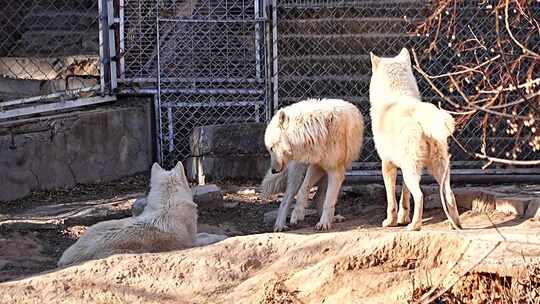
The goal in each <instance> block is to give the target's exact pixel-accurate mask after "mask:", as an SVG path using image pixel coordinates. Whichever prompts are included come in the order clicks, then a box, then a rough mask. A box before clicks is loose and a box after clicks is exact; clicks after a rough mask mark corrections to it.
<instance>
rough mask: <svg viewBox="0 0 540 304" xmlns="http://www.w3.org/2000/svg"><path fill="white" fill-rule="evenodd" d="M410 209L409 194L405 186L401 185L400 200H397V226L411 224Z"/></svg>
mask: <svg viewBox="0 0 540 304" xmlns="http://www.w3.org/2000/svg"><path fill="white" fill-rule="evenodd" d="M410 208H411V192H410V191H409V188H407V185H405V183H403V185H402V186H401V198H400V199H399V211H398V216H397V217H398V220H397V222H398V225H407V224H408V223H410V222H411V218H410V216H409V213H410Z"/></svg>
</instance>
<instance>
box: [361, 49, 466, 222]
mask: <svg viewBox="0 0 540 304" xmlns="http://www.w3.org/2000/svg"><path fill="white" fill-rule="evenodd" d="M371 63H372V72H373V75H372V78H371V83H370V90H369V94H370V105H371V109H370V112H371V119H372V130H373V137H374V141H375V147H376V149H377V153H378V154H379V157H380V158H381V160H382V171H383V178H384V184H385V187H386V195H387V200H388V209H387V218H386V220H384V222H383V226H395V225H397V224H407V223H409V222H410V224H409V226H408V227H407V228H408V229H409V230H419V229H420V227H421V225H422V212H423V195H422V191H421V189H420V177H421V174H422V170H423V169H424V168H427V169H428V171H429V172H430V173H431V174H432V175H433V176H434V178H435V179H436V180H437V182H438V183H439V185H440V194H441V201H442V203H443V207H444V210H445V212H446V215H447V216H448V218H449V219H450V222H451V224H452V226H453V227H454V228H456V229H458V228H461V224H460V221H459V213H458V210H457V206H456V202H455V198H454V195H453V193H452V190H451V188H450V176H449V170H450V169H449V167H450V155H449V154H448V143H447V140H448V137H449V136H450V135H451V134H452V133H453V132H454V119H453V118H452V116H451V115H450V114H449V113H448V112H446V111H444V110H440V109H438V108H437V107H435V106H434V105H432V104H430V103H425V102H422V100H421V97H420V93H419V91H418V86H417V84H416V80H415V78H414V75H413V73H412V68H411V59H410V55H409V52H408V51H407V49H403V50H402V51H401V52H400V54H399V55H397V56H396V57H391V58H383V57H377V56H375V55H374V54H373V53H371ZM397 167H399V168H401V171H402V173H403V180H404V184H403V187H402V189H403V190H402V193H401V200H400V210H399V213H397V204H396V198H395V183H396V172H397ZM410 194H412V195H413V198H414V203H415V208H414V215H413V219H412V222H411V221H410V218H409V205H410V204H409V199H410Z"/></svg>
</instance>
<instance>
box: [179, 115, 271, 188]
mask: <svg viewBox="0 0 540 304" xmlns="http://www.w3.org/2000/svg"><path fill="white" fill-rule="evenodd" d="M265 130H266V125H265V124H264V123H245V124H230V125H211V126H202V127H197V128H195V129H193V132H192V133H191V137H190V148H191V155H192V157H190V158H188V159H187V160H186V161H185V167H186V169H187V171H188V178H190V179H192V180H196V181H198V182H199V183H200V184H204V183H206V182H208V181H217V180H225V179H243V180H253V181H259V180H260V179H262V178H263V177H264V174H265V172H266V170H267V168H268V166H269V155H268V152H267V151H266V148H265V146H264V131H265Z"/></svg>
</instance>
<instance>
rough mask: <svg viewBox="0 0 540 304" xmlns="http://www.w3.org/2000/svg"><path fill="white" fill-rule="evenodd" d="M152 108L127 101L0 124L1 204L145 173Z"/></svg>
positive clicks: (145, 103)
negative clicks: (40, 192)
mask: <svg viewBox="0 0 540 304" xmlns="http://www.w3.org/2000/svg"><path fill="white" fill-rule="evenodd" d="M151 109H152V107H151V103H150V101H149V100H142V99H132V100H124V101H122V102H118V103H115V104H112V105H108V106H102V107H99V108H96V109H92V110H88V109H86V110H84V111H75V112H70V113H65V114H59V115H51V116H44V117H38V118H31V119H23V120H17V121H9V122H2V123H0V201H7V200H13V199H17V198H21V197H23V196H26V195H28V194H29V193H30V192H31V191H34V190H47V189H53V188H63V187H72V186H74V185H75V184H78V183H95V182H103V181H110V180H114V179H118V178H121V177H123V176H128V175H132V174H135V173H138V172H142V171H146V170H148V169H149V167H150V166H151V164H152V156H153V153H152V150H153V149H152V146H153V145H152V131H151V116H152V111H151Z"/></svg>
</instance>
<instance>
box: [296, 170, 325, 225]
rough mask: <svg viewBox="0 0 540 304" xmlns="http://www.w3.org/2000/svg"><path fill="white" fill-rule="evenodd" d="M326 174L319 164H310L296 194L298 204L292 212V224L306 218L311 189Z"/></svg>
mask: <svg viewBox="0 0 540 304" xmlns="http://www.w3.org/2000/svg"><path fill="white" fill-rule="evenodd" d="M323 175H324V170H323V169H322V168H321V167H319V166H317V165H310V166H309V167H308V170H307V172H306V177H305V178H304V182H303V183H302V186H301V187H300V190H299V191H298V194H297V195H296V205H295V206H294V210H293V211H292V213H291V224H292V225H296V224H297V223H298V222H299V221H303V220H304V216H305V210H306V207H307V201H308V194H309V189H311V187H313V186H314V185H315V184H316V183H317V182H318V181H319V180H320V179H321V177H323Z"/></svg>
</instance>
